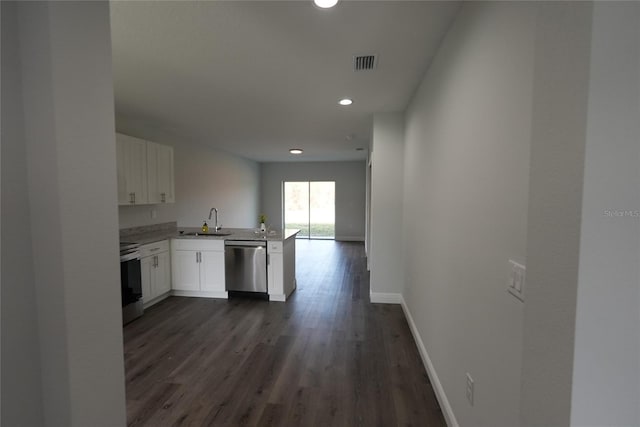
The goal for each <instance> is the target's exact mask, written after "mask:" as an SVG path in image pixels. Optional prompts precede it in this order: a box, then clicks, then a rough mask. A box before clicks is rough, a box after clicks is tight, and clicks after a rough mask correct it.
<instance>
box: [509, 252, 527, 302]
mask: <svg viewBox="0 0 640 427" xmlns="http://www.w3.org/2000/svg"><path fill="white" fill-rule="evenodd" d="M509 265H510V267H511V268H510V271H509V280H508V282H507V290H508V291H509V293H510V294H511V295H513V296H514V297H516V298H518V299H519V300H520V301H522V302H524V287H525V282H526V271H527V268H526V267H525V266H524V265H522V264H519V263H517V262H515V261H513V260H511V259H510V260H509Z"/></svg>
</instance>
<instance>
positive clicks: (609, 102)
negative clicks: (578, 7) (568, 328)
mask: <svg viewBox="0 0 640 427" xmlns="http://www.w3.org/2000/svg"><path fill="white" fill-rule="evenodd" d="M591 43H592V46H591V60H590V68H591V75H590V83H589V93H590V96H589V101H588V112H587V120H588V124H587V134H586V157H585V168H584V192H583V194H584V196H583V200H582V224H581V239H580V262H579V273H578V277H579V280H578V290H577V313H576V325H575V351H574V359H573V387H572V388H573V392H572V395H571V425H573V426H587V425H608V426H631V425H636V426H637V425H640V332H639V328H640V267H639V265H640V139H639V138H640V121H639V120H638V119H639V118H640V3H638V2H626V3H619V2H597V3H595V4H594V6H593V31H592V41H591Z"/></svg>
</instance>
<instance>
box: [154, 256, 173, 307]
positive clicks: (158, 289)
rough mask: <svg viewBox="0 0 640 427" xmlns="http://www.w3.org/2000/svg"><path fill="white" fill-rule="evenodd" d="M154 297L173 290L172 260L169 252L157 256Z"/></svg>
mask: <svg viewBox="0 0 640 427" xmlns="http://www.w3.org/2000/svg"><path fill="white" fill-rule="evenodd" d="M156 257H157V258H156V268H155V279H156V280H155V283H154V285H155V287H154V292H153V293H154V297H157V296H160V295H163V294H165V293H167V292H169V291H170V290H171V260H170V258H169V252H163V253H159V254H158V255H156Z"/></svg>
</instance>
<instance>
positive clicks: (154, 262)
mask: <svg viewBox="0 0 640 427" xmlns="http://www.w3.org/2000/svg"><path fill="white" fill-rule="evenodd" d="M153 266H154V267H155V268H158V255H155V256H154V257H153Z"/></svg>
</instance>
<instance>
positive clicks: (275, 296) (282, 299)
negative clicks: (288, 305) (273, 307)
mask: <svg viewBox="0 0 640 427" xmlns="http://www.w3.org/2000/svg"><path fill="white" fill-rule="evenodd" d="M286 300H287V296H286V295H285V294H269V301H278V302H285V301H286Z"/></svg>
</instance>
